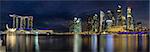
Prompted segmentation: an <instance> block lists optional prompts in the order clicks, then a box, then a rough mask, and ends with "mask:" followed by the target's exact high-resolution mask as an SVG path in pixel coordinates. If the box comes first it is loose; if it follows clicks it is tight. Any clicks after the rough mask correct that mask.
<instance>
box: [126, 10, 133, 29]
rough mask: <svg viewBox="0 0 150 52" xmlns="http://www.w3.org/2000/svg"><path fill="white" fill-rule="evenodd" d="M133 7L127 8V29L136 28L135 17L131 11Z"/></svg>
mask: <svg viewBox="0 0 150 52" xmlns="http://www.w3.org/2000/svg"><path fill="white" fill-rule="evenodd" d="M131 11H132V9H131V8H130V7H128V8H127V19H128V21H127V25H128V26H127V29H129V30H134V23H133V17H132V13H131Z"/></svg>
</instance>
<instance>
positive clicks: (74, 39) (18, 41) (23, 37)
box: [1, 33, 150, 52]
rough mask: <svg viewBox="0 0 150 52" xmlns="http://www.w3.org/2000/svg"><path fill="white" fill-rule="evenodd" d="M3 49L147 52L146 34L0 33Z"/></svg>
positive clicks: (16, 51) (11, 51)
mask: <svg viewBox="0 0 150 52" xmlns="http://www.w3.org/2000/svg"><path fill="white" fill-rule="evenodd" d="M1 39H2V41H3V42H2V45H3V46H5V47H6V52H149V51H150V50H149V49H150V35H148V34H117V35H111V34H106V35H96V34H92V35H78V36H76V35H38V34H37V35H31V34H17V35H16V34H13V33H11V35H3V36H2V35H1Z"/></svg>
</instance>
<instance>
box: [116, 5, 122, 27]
mask: <svg viewBox="0 0 150 52" xmlns="http://www.w3.org/2000/svg"><path fill="white" fill-rule="evenodd" d="M121 16H122V7H121V6H120V5H118V9H117V25H121V24H122V21H121V20H122V19H121Z"/></svg>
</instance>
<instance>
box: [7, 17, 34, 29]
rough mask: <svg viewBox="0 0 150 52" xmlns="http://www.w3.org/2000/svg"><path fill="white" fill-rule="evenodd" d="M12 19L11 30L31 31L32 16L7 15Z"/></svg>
mask: <svg viewBox="0 0 150 52" xmlns="http://www.w3.org/2000/svg"><path fill="white" fill-rule="evenodd" d="M9 16H10V17H12V18H13V28H17V29H20V30H23V29H32V27H33V16H19V15H15V14H13V15H9Z"/></svg>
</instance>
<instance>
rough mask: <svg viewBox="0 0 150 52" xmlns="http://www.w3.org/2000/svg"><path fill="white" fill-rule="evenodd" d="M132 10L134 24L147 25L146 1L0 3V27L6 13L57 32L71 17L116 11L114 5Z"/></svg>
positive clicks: (4, 21)
mask: <svg viewBox="0 0 150 52" xmlns="http://www.w3.org/2000/svg"><path fill="white" fill-rule="evenodd" d="M118 4H120V5H122V7H123V11H124V13H123V14H124V16H125V15H126V14H125V11H126V10H125V8H126V6H130V7H131V8H132V10H133V11H132V14H133V17H134V18H135V21H136V22H139V21H142V23H143V24H144V26H147V27H148V26H149V25H150V23H149V18H150V16H149V1H0V28H1V29H4V28H5V24H7V23H8V24H10V25H9V26H10V27H11V23H12V18H10V17H9V14H17V15H32V16H33V17H34V28H50V29H53V30H56V31H59V32H63V31H68V27H69V26H68V23H69V21H70V20H72V19H73V17H74V16H77V17H81V18H82V19H85V18H86V17H83V16H85V15H91V14H93V13H98V12H99V11H100V10H103V11H104V12H106V11H107V10H116V9H117V5H118Z"/></svg>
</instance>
